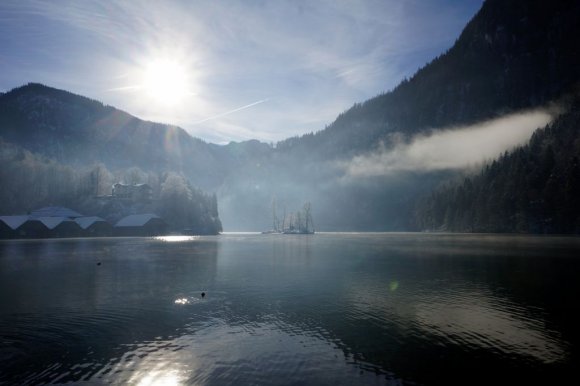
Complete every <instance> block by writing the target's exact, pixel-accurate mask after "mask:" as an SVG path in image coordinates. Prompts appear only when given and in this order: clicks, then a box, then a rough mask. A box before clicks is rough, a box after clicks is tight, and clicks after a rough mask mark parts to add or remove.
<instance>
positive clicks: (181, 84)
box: [143, 59, 193, 106]
mask: <svg viewBox="0 0 580 386" xmlns="http://www.w3.org/2000/svg"><path fill="white" fill-rule="evenodd" d="M143 77H144V79H143V88H144V89H145V91H146V92H147V94H148V95H149V96H150V97H151V98H153V99H154V100H155V101H156V102H158V103H162V104H164V105H167V106H173V105H177V104H179V103H181V102H182V101H183V100H184V99H185V98H186V97H187V96H190V95H193V93H192V92H191V91H190V90H189V87H188V85H189V82H190V79H189V74H188V71H187V69H186V67H185V66H184V65H183V64H181V63H180V62H178V61H175V60H170V59H158V60H154V61H152V62H150V63H149V64H148V65H147V66H146V67H145V71H144V75H143Z"/></svg>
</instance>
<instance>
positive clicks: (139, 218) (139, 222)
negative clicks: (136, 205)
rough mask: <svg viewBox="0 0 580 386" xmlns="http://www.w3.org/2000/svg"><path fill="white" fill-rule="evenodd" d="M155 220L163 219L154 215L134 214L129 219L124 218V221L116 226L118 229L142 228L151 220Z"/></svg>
mask: <svg viewBox="0 0 580 386" xmlns="http://www.w3.org/2000/svg"><path fill="white" fill-rule="evenodd" d="M154 218H161V217H159V216H157V215H156V214H153V213H147V214H132V215H129V216H127V217H123V218H122V219H120V220H119V222H118V223H117V224H115V226H116V227H140V226H143V225H145V224H147V223H148V222H149V220H151V219H154Z"/></svg>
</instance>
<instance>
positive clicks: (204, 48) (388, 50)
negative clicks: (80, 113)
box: [0, 0, 483, 140]
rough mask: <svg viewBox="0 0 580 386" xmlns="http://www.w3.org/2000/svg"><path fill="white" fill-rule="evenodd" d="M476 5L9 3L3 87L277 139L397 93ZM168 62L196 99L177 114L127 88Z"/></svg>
mask: <svg viewBox="0 0 580 386" xmlns="http://www.w3.org/2000/svg"><path fill="white" fill-rule="evenodd" d="M482 1H483V0H464V1H462V2H460V3H461V4H457V2H456V1H449V0H433V1H430V2H422V1H416V0H408V1H404V2H402V1H399V0H363V1H356V2H353V1H342V0H338V1H337V0H320V1H316V2H312V1H307V0H284V1H276V2H273V1H259V2H258V1H256V2H253V1H242V0H237V1H236V0H232V1H195V2H189V1H177V0H168V1H163V2H150V1H147V2H131V1H121V0H111V1H74V0H60V1H58V2H45V1H40V0H18V1H16V0H6V1H2V2H0V21H1V22H0V46H2V51H3V52H2V54H0V87H3V88H5V89H9V88H11V87H16V86H19V85H22V84H24V83H27V82H29V81H39V82H43V83H46V84H49V85H52V86H55V87H61V88H66V89H68V90H70V91H73V92H78V93H82V94H85V95H87V96H89V97H91V98H96V99H101V100H102V101H103V102H105V103H107V104H110V105H114V106H116V107H119V108H121V109H124V110H127V111H128V112H129V113H131V114H134V115H137V116H139V117H141V118H145V119H152V118H153V117H160V116H161V117H162V118H163V121H164V122H177V121H179V122H185V123H184V128H185V129H188V130H189V131H190V132H192V133H196V135H199V136H201V137H203V138H210V137H212V136H213V132H214V131H213V127H208V128H207V130H201V129H202V128H201V127H200V123H204V122H208V121H215V120H216V119H217V118H224V117H225V115H222V114H226V115H227V117H228V119H229V121H228V127H230V128H234V127H241V128H244V130H242V132H243V133H244V136H246V135H247V133H251V132H254V133H255V134H256V136H255V137H257V138H258V139H264V140H265V139H270V138H275V139H276V140H281V139H284V138H286V137H288V136H292V135H298V134H302V133H304V131H312V130H319V129H322V128H323V127H324V125H325V124H329V123H330V122H331V121H332V120H333V119H334V118H335V117H336V116H337V115H338V114H339V113H340V112H342V111H343V110H345V109H347V108H348V107H350V106H352V104H353V103H356V102H361V101H364V100H365V99H368V98H370V97H372V96H375V95H377V94H379V93H381V92H383V91H387V90H389V89H391V88H393V87H394V86H395V85H396V84H397V83H398V82H399V81H400V80H401V78H402V77H404V76H409V75H411V74H412V73H413V72H414V71H415V70H416V69H417V68H418V67H420V66H422V65H424V64H425V62H426V61H428V60H430V59H431V58H432V57H433V56H435V55H437V54H439V53H441V52H442V51H444V50H445V49H447V48H448V47H449V46H450V45H451V44H452V43H453V40H454V39H455V38H456V37H457V36H458V34H459V32H460V30H461V28H462V26H463V25H464V24H465V23H466V22H467V20H468V19H469V18H470V17H471V16H472V15H473V14H474V13H475V12H476V10H477V9H478V8H479V6H480V5H481V3H482ZM163 57H166V58H169V59H173V60H178V61H179V62H180V63H183V65H184V67H186V68H187V70H188V72H189V73H190V74H191V75H192V76H191V84H187V87H186V88H187V89H188V90H191V93H192V94H195V96H196V97H195V98H189V99H187V101H186V103H184V104H183V106H181V107H182V108H181V109H179V111H177V113H176V111H175V109H173V110H168V111H165V112H164V111H162V109H161V108H159V106H158V105H157V104H155V103H151V100H148V99H147V98H137V97H135V95H133V94H132V93H131V91H134V92H137V91H138V90H137V89H131V88H129V86H133V85H138V84H140V79H139V77H138V76H137V75H136V74H137V73H138V72H139V71H140V70H141V69H142V68H143V66H146V64H147V62H150V61H154V60H155V59H158V58H163ZM120 74H123V77H122V79H120ZM112 91H115V92H112ZM266 97H271V98H273V99H276V103H271V104H268V107H271V109H259V111H258V110H256V111H255V112H256V114H255V115H250V114H233V113H234V112H236V111H231V110H230V107H229V106H242V108H244V107H245V108H249V107H252V106H248V107H246V103H247V101H264V100H265V99H266ZM282 102H283V103H284V105H283V108H279V109H277V110H275V108H277V107H278V106H279V104H278V103H282ZM262 103H263V102H262ZM331 109H332V111H331V112H329V111H330V110H331ZM234 110H236V109H234ZM220 111H225V113H222V114H215V112H220ZM289 115H291V116H289ZM301 121H309V122H320V124H319V126H318V127H311V126H308V125H301V124H299V122H301ZM188 122H189V123H188ZM297 122H298V124H297ZM212 123H213V122H212ZM264 134H266V135H264ZM233 137H239V136H235V135H234V136H233Z"/></svg>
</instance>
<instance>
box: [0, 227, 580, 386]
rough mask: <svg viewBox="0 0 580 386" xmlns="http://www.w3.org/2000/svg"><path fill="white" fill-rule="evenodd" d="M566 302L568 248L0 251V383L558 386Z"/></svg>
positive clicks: (579, 305) (426, 242)
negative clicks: (554, 385)
mask: <svg viewBox="0 0 580 386" xmlns="http://www.w3.org/2000/svg"><path fill="white" fill-rule="evenodd" d="M202 292H205V294H206V295H205V297H202V295H201V293H202ZM579 295H580V239H579V238H574V237H538V236H503V235H501V236H497V235H450V234H413V233H370V234H368V233H360V234H356V233H350V234H349V233H329V234H316V235H256V234H228V235H221V236H214V237H165V238H102V239H61V240H57V239H53V240H22V241H2V242H0V338H1V340H0V384H2V385H12V384H15V385H38V384H65V383H68V384H75V385H77V384H81V385H82V384H86V385H100V384H123V385H124V384H130V385H234V384H235V385H248V384H253V385H308V384H310V385H365V384H370V385H384V384H386V385H406V384H412V385H414V384H425V385H434V384H458V385H459V384H462V385H470V384H528V385H529V384H558V383H563V382H564V381H565V380H566V379H567V377H571V376H572V375H574V378H576V373H577V371H576V368H577V366H578V365H579V364H580V361H579V358H580V357H579V348H580V336H579V333H578V331H579V330H580V317H579V316H578V315H579V314H580V312H579V311H580V299H579Z"/></svg>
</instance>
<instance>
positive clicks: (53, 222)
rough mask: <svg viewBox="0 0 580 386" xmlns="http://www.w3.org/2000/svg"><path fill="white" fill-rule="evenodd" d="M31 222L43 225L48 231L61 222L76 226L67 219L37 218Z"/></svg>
mask: <svg viewBox="0 0 580 386" xmlns="http://www.w3.org/2000/svg"><path fill="white" fill-rule="evenodd" d="M33 220H38V221H40V222H41V223H43V224H44V226H46V227H47V228H48V229H54V228H56V227H57V226H59V225H60V224H61V223H63V222H71V223H74V224H76V223H75V222H74V221H73V220H71V219H69V218H67V217H38V218H35V219H33Z"/></svg>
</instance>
